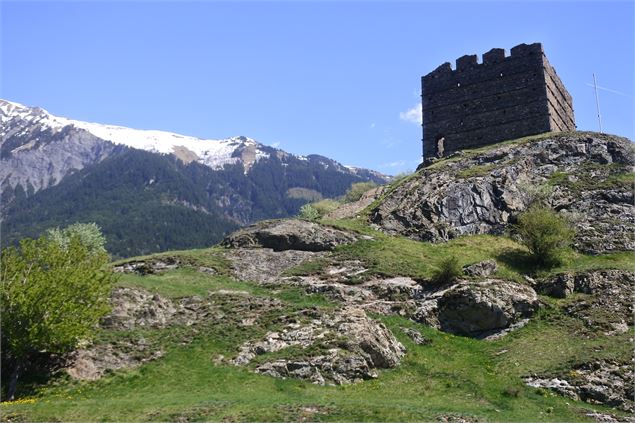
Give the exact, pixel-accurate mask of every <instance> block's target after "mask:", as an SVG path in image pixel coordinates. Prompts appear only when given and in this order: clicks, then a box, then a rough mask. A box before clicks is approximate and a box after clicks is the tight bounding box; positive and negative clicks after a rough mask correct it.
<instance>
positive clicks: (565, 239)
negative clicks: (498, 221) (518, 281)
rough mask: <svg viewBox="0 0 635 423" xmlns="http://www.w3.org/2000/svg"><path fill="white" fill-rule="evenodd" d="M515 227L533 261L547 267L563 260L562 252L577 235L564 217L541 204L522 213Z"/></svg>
mask: <svg viewBox="0 0 635 423" xmlns="http://www.w3.org/2000/svg"><path fill="white" fill-rule="evenodd" d="M515 229H516V232H517V233H518V235H519V236H520V239H521V242H522V243H523V244H524V245H525V246H526V247H527V249H528V250H529V252H530V253H531V257H532V259H533V261H534V262H535V263H536V264H537V265H539V266H546V267H552V266H556V265H558V264H560V263H561V262H562V253H563V252H564V251H565V250H566V249H567V248H568V247H569V246H570V245H571V242H572V241H573V236H574V235H575V232H574V230H573V228H571V225H570V224H569V222H568V221H567V220H566V219H565V218H564V217H562V216H560V215H558V213H556V212H555V211H553V210H551V209H550V208H548V207H544V206H541V205H534V206H531V207H530V208H529V209H527V211H525V212H524V213H521V214H520V215H519V216H518V223H517V224H516V226H515Z"/></svg>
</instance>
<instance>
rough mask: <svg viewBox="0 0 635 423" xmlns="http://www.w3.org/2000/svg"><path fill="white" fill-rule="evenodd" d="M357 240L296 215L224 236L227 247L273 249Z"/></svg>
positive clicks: (320, 247)
mask: <svg viewBox="0 0 635 423" xmlns="http://www.w3.org/2000/svg"><path fill="white" fill-rule="evenodd" d="M356 240H357V237H356V236H354V235H353V234H350V233H347V232H344V231H340V230H338V229H334V228H330V227H327V226H323V225H320V224H318V223H315V222H307V221H304V220H299V219H287V220H270V221H264V222H259V223H256V224H255V225H252V226H249V227H247V228H244V229H241V230H239V231H237V232H234V233H233V234H231V235H229V236H228V237H226V238H225V239H224V240H223V242H222V243H221V245H223V246H225V247H230V248H258V247H264V248H271V249H273V250H274V251H285V250H301V251H328V250H332V249H333V248H335V247H336V246H338V245H340V244H348V243H351V242H354V241H356Z"/></svg>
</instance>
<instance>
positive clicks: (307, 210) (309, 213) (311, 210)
mask: <svg viewBox="0 0 635 423" xmlns="http://www.w3.org/2000/svg"><path fill="white" fill-rule="evenodd" d="M298 217H299V218H300V219H304V220H318V219H319V218H320V213H319V212H318V211H317V210H316V209H315V207H313V206H312V205H310V204H305V205H303V206H302V207H300V213H299V214H298Z"/></svg>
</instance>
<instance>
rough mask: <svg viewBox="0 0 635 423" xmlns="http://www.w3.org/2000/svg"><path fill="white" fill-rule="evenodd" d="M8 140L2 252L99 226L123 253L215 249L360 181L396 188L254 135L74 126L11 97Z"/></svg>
mask: <svg viewBox="0 0 635 423" xmlns="http://www.w3.org/2000/svg"><path fill="white" fill-rule="evenodd" d="M98 135H99V136H98ZM0 136H1V138H0V139H1V143H0V165H1V166H0V186H1V188H2V203H1V205H0V216H1V217H2V224H3V239H2V242H3V245H6V244H7V243H11V242H16V241H17V240H19V239H20V238H21V237H24V236H29V237H33V236H38V235H39V234H40V233H41V232H42V231H43V230H45V229H46V228H48V227H55V226H66V225H68V224H71V223H73V222H75V221H82V222H90V221H95V222H96V223H97V224H99V225H100V226H102V228H103V229H104V232H105V233H106V235H107V236H108V238H109V239H110V241H109V248H110V251H111V252H112V253H114V254H115V255H116V256H129V255H138V254H147V253H150V252H156V251H161V250H165V249H174V248H180V249H181V248H195V247H204V246H209V245H211V244H213V243H215V242H218V241H220V239H221V238H222V237H223V236H224V235H225V234H226V232H227V231H231V230H234V229H236V227H237V226H240V225H245V224H248V223H252V222H255V221H257V220H261V219H268V218H281V217H288V216H292V215H295V214H296V213H297V212H298V210H299V208H300V207H301V206H302V205H303V204H305V203H307V202H309V201H315V200H316V199H321V198H331V197H337V196H340V195H343V194H344V193H345V191H346V190H347V189H348V187H350V185H351V184H352V183H355V182H366V181H373V182H376V183H384V182H386V181H387V180H388V178H387V177H386V176H384V175H382V174H380V173H378V172H375V171H372V170H368V169H362V168H354V167H347V166H344V165H342V164H340V163H338V162H336V161H335V160H332V159H329V158H327V157H324V156H320V155H315V154H312V155H307V156H297V155H294V154H291V153H287V152H285V151H283V150H279V149H276V148H274V147H269V146H265V145H263V144H260V143H257V142H256V141H255V140H252V139H250V138H247V137H233V138H229V139H226V140H199V139H196V138H193V137H185V136H181V135H178V134H174V133H170V132H162V131H144V130H134V129H129V128H124V127H115V126H111V125H100V124H92V123H86V122H80V121H72V120H69V119H66V118H59V117H56V116H54V115H51V114H49V113H48V112H46V111H44V110H43V109H40V108H28V107H26V106H22V105H19V104H16V103H11V102H7V101H4V100H0ZM102 137H105V138H110V139H111V140H112V141H109V140H105V139H104V138H102ZM126 137H128V138H126ZM135 137H141V138H135ZM197 142H200V143H201V145H200V146H195V144H196V143H197ZM193 150H196V151H193ZM124 163H125V165H124ZM88 187H92V189H88ZM124 199H125V200H124ZM126 211H130V213H132V214H126ZM176 216H180V218H179V219H176V218H175V217H176ZM179 220H181V221H183V222H188V223H180V222H179ZM134 222H137V223H134ZM195 222H196V223H195ZM142 228H143V229H142ZM206 231H210V232H209V233H205V232H206ZM201 232H202V233H201ZM126 234H128V235H126ZM188 236H189V237H190V238H191V239H192V242H191V243H187V242H186V241H187V238H188ZM126 238H127V239H126ZM169 240H171V241H169Z"/></svg>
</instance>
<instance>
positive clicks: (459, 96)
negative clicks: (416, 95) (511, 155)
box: [421, 43, 575, 161]
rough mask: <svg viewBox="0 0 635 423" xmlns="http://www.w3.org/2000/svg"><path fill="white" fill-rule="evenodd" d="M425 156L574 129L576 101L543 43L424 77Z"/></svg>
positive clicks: (467, 59)
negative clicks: (574, 104) (573, 100)
mask: <svg viewBox="0 0 635 423" xmlns="http://www.w3.org/2000/svg"><path fill="white" fill-rule="evenodd" d="M421 91H422V94H421V101H422V106H423V156H424V160H426V161H429V160H430V159H431V158H433V157H443V156H446V155H448V154H449V153H452V152H454V151H457V150H462V149H465V148H474V147H479V146H482V145H487V144H493V143H496V142H499V141H503V140H509V139H514V138H520V137H523V136H527V135H534V134H540V133H543V132H549V131H573V130H575V120H574V117H573V103H572V100H571V96H570V95H569V93H568V92H567V90H566V88H565V87H564V85H563V83H562V81H560V78H558V75H557V74H556V71H555V69H554V68H553V67H552V66H551V65H550V64H549V62H548V61H547V57H545V54H544V51H543V49H542V45H541V44H540V43H534V44H530V45H527V44H520V45H517V46H516V47H514V48H512V49H511V54H510V55H509V56H505V50H504V49H501V48H493V49H491V50H490V51H488V52H487V53H485V54H484V55H483V61H482V63H478V61H477V57H476V55H471V56H469V55H468V56H463V57H460V58H459V59H457V61H456V69H455V70H452V67H451V65H450V63H444V64H442V65H441V66H439V67H438V68H436V69H435V70H434V71H432V72H430V73H429V74H427V75H426V76H424V77H422V78H421Z"/></svg>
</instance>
